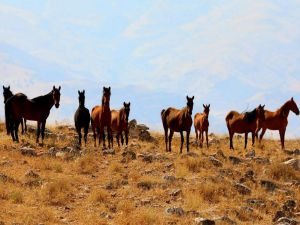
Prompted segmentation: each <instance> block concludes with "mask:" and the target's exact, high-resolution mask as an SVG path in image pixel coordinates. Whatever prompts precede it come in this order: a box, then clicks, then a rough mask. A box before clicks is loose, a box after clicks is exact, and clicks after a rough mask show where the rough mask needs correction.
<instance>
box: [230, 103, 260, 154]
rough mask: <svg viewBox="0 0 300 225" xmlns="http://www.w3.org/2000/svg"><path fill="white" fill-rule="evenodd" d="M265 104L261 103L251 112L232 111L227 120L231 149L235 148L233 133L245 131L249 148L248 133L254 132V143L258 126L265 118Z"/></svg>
mask: <svg viewBox="0 0 300 225" xmlns="http://www.w3.org/2000/svg"><path fill="white" fill-rule="evenodd" d="M264 107H265V105H263V106H261V105H259V106H258V107H257V108H255V109H254V110H253V111H251V112H246V113H239V112H237V111H230V112H229V113H228V114H227V116H226V118H225V120H226V124H227V128H228V132H229V138H230V149H233V142H232V139H233V135H234V133H239V134H241V133H245V149H246V148H247V140H248V133H249V132H251V133H252V145H254V140H255V134H256V132H255V131H256V128H257V127H258V123H259V121H260V120H262V119H263V112H264Z"/></svg>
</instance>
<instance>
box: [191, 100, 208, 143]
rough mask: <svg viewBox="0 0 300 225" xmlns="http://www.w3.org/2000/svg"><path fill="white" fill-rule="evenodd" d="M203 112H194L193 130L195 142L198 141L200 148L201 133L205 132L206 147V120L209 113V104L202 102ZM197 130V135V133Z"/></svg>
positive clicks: (201, 141)
mask: <svg viewBox="0 0 300 225" xmlns="http://www.w3.org/2000/svg"><path fill="white" fill-rule="evenodd" d="M203 108H204V110H203V113H196V115H195V116H194V127H195V132H196V142H198V140H199V142H200V147H201V148H202V146H203V139H204V137H203V134H204V132H205V134H206V147H207V148H208V127H209V122H208V115H209V108H210V104H209V105H204V104H203ZM198 131H199V135H198Z"/></svg>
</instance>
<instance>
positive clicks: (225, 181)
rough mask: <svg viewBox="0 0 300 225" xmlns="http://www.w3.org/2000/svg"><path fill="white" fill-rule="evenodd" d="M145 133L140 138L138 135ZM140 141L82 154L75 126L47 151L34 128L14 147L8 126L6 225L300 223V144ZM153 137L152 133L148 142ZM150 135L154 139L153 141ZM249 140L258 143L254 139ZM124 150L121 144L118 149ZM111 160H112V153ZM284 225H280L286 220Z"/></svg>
mask: <svg viewBox="0 0 300 225" xmlns="http://www.w3.org/2000/svg"><path fill="white" fill-rule="evenodd" d="M139 132H140V131H139ZM139 132H138V133H137V134H135V135H134V134H133V133H132V136H134V139H133V138H130V139H129V146H128V147H127V148H124V147H121V148H118V147H114V151H109V150H108V151H105V152H103V151H102V150H101V148H100V147H96V148H95V147H94V146H93V140H92V136H91V135H89V137H88V145H87V146H86V147H82V149H81V150H80V149H78V148H77V147H76V143H77V139H76V136H75V132H74V130H73V129H70V128H68V127H64V126H61V127H52V128H51V127H50V128H49V131H48V133H47V137H46V140H45V144H44V146H39V145H36V144H35V133H34V130H32V131H29V132H28V133H27V134H26V135H23V136H22V135H20V139H21V142H20V143H19V144H16V143H12V141H11V138H10V137H9V136H7V135H6V132H5V131H4V126H3V124H2V125H1V127H0V224H1V225H4V224H5V225H7V224H9V225H10V224H24V225H25V224H30V225H33V224H39V225H42V224H44V225H46V224H136V225H141V224H145V225H146V224H168V225H171V224H172V225H173V224H217V225H224V224H226V225H227V224H245V225H246V224H249V225H250V224H264V225H266V224H297V221H299V220H300V213H299V212H300V207H299V204H300V173H299V169H300V157H299V154H300V150H298V149H299V148H300V140H287V141H286V148H287V149H288V150H286V151H282V150H281V149H280V143H279V141H274V140H264V141H263V146H260V147H258V146H255V147H251V146H249V147H248V150H247V151H245V150H244V149H243V144H244V138H243V137H241V136H237V137H235V139H234V146H235V150H234V151H232V150H229V143H228V138H227V137H219V136H215V135H213V134H211V135H210V147H209V149H207V148H203V149H200V148H198V147H196V145H195V144H194V133H192V137H191V152H190V153H188V154H187V153H186V148H184V150H183V154H181V155H180V154H179V144H180V143H179V138H178V136H176V137H175V138H174V140H173V152H171V153H166V152H165V149H164V146H165V145H164V137H163V135H162V134H159V133H151V136H152V137H153V138H149V137H150V136H149V137H148V136H147V134H148V133H147V132H146V131H145V129H144V130H143V127H142V131H141V132H140V133H143V135H142V136H141V135H140V133H139ZM145 134H146V135H145ZM145 137H146V138H145ZM249 143H250V141H249ZM114 145H115V146H116V143H114ZM104 153H105V154H104ZM277 221H279V222H277Z"/></svg>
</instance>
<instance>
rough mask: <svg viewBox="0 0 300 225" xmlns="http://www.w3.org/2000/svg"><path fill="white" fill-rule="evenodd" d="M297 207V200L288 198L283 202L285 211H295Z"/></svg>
mask: <svg viewBox="0 0 300 225" xmlns="http://www.w3.org/2000/svg"><path fill="white" fill-rule="evenodd" d="M296 207H297V203H296V201H295V200H287V201H286V202H285V203H284V204H283V206H282V209H283V210H284V211H288V212H293V211H295V209H296Z"/></svg>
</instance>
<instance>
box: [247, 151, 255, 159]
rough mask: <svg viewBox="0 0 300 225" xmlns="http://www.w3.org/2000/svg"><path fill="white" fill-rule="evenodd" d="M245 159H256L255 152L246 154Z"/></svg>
mask: <svg viewBox="0 0 300 225" xmlns="http://www.w3.org/2000/svg"><path fill="white" fill-rule="evenodd" d="M245 157H246V158H254V157H255V151H254V150H250V151H249V152H247V153H246V155H245Z"/></svg>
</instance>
